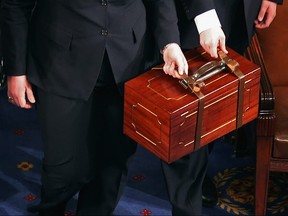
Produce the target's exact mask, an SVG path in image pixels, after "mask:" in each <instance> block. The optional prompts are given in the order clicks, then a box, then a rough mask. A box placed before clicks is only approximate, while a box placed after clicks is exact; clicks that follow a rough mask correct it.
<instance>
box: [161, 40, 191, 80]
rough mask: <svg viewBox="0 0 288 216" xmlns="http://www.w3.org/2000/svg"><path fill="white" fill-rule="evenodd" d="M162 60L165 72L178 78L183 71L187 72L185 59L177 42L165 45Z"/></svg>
mask: <svg viewBox="0 0 288 216" xmlns="http://www.w3.org/2000/svg"><path fill="white" fill-rule="evenodd" d="M163 60H164V62H165V64H164V66H163V70H164V72H165V73H166V74H169V75H170V76H173V77H174V78H178V79H181V76H182V75H183V74H184V73H185V74H188V63H187V60H186V58H185V56H184V54H183V52H182V50H181V48H180V47H179V45H178V44H176V43H171V44H168V45H166V46H165V48H164V50H163Z"/></svg>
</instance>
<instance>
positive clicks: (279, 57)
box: [247, 1, 288, 215]
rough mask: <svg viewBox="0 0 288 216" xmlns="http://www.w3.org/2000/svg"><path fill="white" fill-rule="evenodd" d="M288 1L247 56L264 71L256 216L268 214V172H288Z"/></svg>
mask: <svg viewBox="0 0 288 216" xmlns="http://www.w3.org/2000/svg"><path fill="white" fill-rule="evenodd" d="M287 14H288V2H287V1H284V3H283V5H282V6H279V7H278V8H277V16H276V18H275V20H274V22H273V23H272V25H271V26H270V27H269V28H268V29H265V30H258V31H257V33H256V35H255V37H254V38H253V40H252V43H251V46H250V47H249V49H248V52H247V56H248V58H251V60H253V61H254V62H255V63H256V64H258V65H259V66H260V67H261V68H262V75H261V101H260V107H259V116H258V119H257V132H256V133H257V141H256V176H255V181H256V182H255V215H266V202H267V194H268V184H269V173H270V172H288V27H287V22H288V16H287Z"/></svg>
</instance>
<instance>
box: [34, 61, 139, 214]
mask: <svg viewBox="0 0 288 216" xmlns="http://www.w3.org/2000/svg"><path fill="white" fill-rule="evenodd" d="M102 73H106V74H110V75H111V74H112V72H111V67H110V64H109V60H108V58H107V56H106V58H105V60H104V62H103V67H102ZM110 75H109V76H110ZM109 76H108V78H109ZM106 78H107V76H106V75H103V74H102V75H101V76H100V78H99V83H97V85H96V87H95V90H94V92H93V93H92V95H91V97H90V98H89V100H88V101H83V100H75V99H69V98H63V97H61V96H57V95H54V94H50V93H47V92H45V91H43V90H41V89H37V108H36V110H37V112H38V116H39V122H40V126H41V128H42V134H43V142H44V159H43V171H42V194H41V204H40V207H39V211H40V215H49V216H51V215H53V216H58V215H59V216H60V215H61V216H63V215H64V211H65V206H66V203H67V201H69V200H70V199H71V198H72V197H73V195H75V194H76V193H77V192H79V200H78V206H77V214H78V215H101V216H103V215H112V212H113V210H114V208H115V206H116V205H117V202H118V200H119V197H120V194H121V192H122V189H123V187H124V185H125V184H124V183H125V179H126V176H127V162H128V159H129V158H130V156H131V155H132V154H133V153H134V152H135V150H136V143H134V142H133V141H132V140H130V139H129V138H128V137H126V136H125V135H124V134H123V128H122V127H123V95H121V94H120V93H119V91H118V89H117V88H116V86H115V85H114V83H113V82H112V83H111V82H110V80H109V79H108V80H109V82H107V83H105V79H106ZM110 78H111V76H110Z"/></svg>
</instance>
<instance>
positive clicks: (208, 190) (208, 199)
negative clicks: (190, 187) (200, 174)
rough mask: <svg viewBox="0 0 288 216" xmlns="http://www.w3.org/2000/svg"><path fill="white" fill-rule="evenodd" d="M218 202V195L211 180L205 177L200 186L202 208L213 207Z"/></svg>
mask: <svg viewBox="0 0 288 216" xmlns="http://www.w3.org/2000/svg"><path fill="white" fill-rule="evenodd" d="M217 202H218V194H217V190H216V187H215V185H214V183H213V182H212V180H211V179H210V178H209V177H208V176H207V175H206V176H205V178H204V181H203V185H202V205H203V206H204V207H208V208H211V207H214V206H215V205H216V204H217Z"/></svg>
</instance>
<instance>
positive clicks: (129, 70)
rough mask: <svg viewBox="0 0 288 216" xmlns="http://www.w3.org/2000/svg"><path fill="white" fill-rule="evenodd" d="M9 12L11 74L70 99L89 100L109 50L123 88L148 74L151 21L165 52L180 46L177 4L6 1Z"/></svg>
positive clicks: (155, 0)
mask: <svg viewBox="0 0 288 216" xmlns="http://www.w3.org/2000/svg"><path fill="white" fill-rule="evenodd" d="M3 9H4V11H3V15H4V26H3V28H4V32H5V34H4V40H5V42H4V50H5V56H4V58H5V66H4V71H5V72H6V74H7V75H23V74H26V75H27V77H28V80H29V81H30V82H32V83H33V84H35V85H36V86H38V87H40V88H42V89H44V90H45V91H47V92H51V93H55V94H58V95H62V96H65V97H71V98H80V99H87V98H88V97H89V95H90V94H91V92H92V91H93V88H94V87H95V83H96V80H97V77H98V75H99V72H100V69H101V64H102V60H103V56H104V53H105V51H106V52H107V54H108V57H109V60H110V64H111V67H112V70H113V74H114V78H115V81H116V83H117V84H121V83H123V82H125V81H126V80H128V79H131V78H132V77H134V76H137V75H138V74H139V73H140V72H142V71H141V70H142V65H143V58H144V57H145V55H144V53H145V52H146V50H145V39H146V29H147V26H146V25H147V23H146V20H147V18H151V20H153V24H151V26H150V27H151V29H152V30H153V32H154V34H157V37H156V41H157V44H158V47H159V48H160V47H163V46H164V45H165V44H168V43H171V42H177V43H179V42H180V41H179V40H180V39H179V33H178V29H177V15H176V11H175V5H174V2H173V0H41V1H40V0H38V1H37V0H5V3H4V8H3ZM146 10H147V11H149V17H146ZM167 14H169V16H167ZM146 47H147V46H146Z"/></svg>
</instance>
